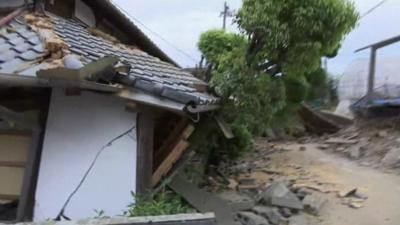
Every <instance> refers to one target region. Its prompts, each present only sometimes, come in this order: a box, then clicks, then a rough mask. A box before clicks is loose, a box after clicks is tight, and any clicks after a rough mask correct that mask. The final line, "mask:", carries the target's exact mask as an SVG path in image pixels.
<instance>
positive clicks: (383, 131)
mask: <svg viewBox="0 0 400 225" xmlns="http://www.w3.org/2000/svg"><path fill="white" fill-rule="evenodd" d="M376 136H377V137H380V138H385V137H387V136H388V132H387V131H385V130H382V131H379V132H378V133H377V134H376Z"/></svg>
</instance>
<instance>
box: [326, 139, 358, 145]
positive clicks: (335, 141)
mask: <svg viewBox="0 0 400 225" xmlns="http://www.w3.org/2000/svg"><path fill="white" fill-rule="evenodd" d="M325 143H326V144H339V145H343V144H344V145H352V144H357V143H358V140H354V139H345V138H329V139H328V140H326V141H325Z"/></svg>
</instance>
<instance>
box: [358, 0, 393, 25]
mask: <svg viewBox="0 0 400 225" xmlns="http://www.w3.org/2000/svg"><path fill="white" fill-rule="evenodd" d="M386 2H387V0H383V1H381V2H379V3H378V4H376V5H375V6H374V7H372V8H371V9H370V10H368V11H366V12H365V13H364V14H363V15H362V16H361V17H360V20H361V19H362V18H364V17H365V16H367V15H369V14H370V13H372V12H373V11H375V10H376V9H377V8H379V7H381V6H382V5H383V4H385V3H386Z"/></svg>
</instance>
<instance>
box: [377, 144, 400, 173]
mask: <svg viewBox="0 0 400 225" xmlns="http://www.w3.org/2000/svg"><path fill="white" fill-rule="evenodd" d="M381 163H382V165H383V166H385V167H389V168H394V167H397V166H399V165H400V148H393V149H391V150H389V151H388V152H387V153H386V155H385V156H384V157H383V159H382V160H381Z"/></svg>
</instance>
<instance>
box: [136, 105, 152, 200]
mask: <svg viewBox="0 0 400 225" xmlns="http://www.w3.org/2000/svg"><path fill="white" fill-rule="evenodd" d="M136 121H137V122H136V128H137V129H136V131H137V168H136V194H139V195H143V194H146V193H148V192H149V191H150V190H151V188H152V183H151V179H152V175H153V148H154V147H153V146H154V141H153V139H154V114H153V112H152V111H150V110H149V109H142V110H140V111H139V112H138V114H137V120H136Z"/></svg>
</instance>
